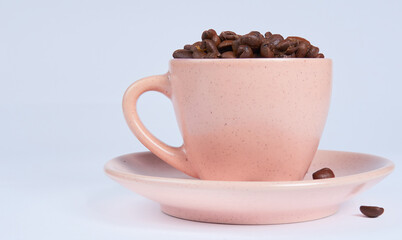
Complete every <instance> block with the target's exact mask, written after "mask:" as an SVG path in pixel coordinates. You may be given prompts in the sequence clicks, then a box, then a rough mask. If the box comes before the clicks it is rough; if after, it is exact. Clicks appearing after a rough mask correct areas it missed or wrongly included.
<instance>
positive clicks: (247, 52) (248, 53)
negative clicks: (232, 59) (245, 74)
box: [237, 45, 253, 58]
mask: <svg viewBox="0 0 402 240" xmlns="http://www.w3.org/2000/svg"><path fill="white" fill-rule="evenodd" d="M237 54H238V56H239V58H252V57H253V49H252V48H251V47H249V46H247V45H240V46H239V48H238V50H237Z"/></svg>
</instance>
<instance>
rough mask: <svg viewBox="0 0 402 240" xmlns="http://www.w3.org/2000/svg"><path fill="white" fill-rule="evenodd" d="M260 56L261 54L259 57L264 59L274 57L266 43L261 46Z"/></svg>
mask: <svg viewBox="0 0 402 240" xmlns="http://www.w3.org/2000/svg"><path fill="white" fill-rule="evenodd" d="M260 54H261V57H265V58H273V57H274V55H275V54H274V52H273V51H272V50H271V48H270V46H269V44H268V43H265V44H262V45H261V48H260Z"/></svg>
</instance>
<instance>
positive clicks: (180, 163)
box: [123, 59, 332, 181]
mask: <svg viewBox="0 0 402 240" xmlns="http://www.w3.org/2000/svg"><path fill="white" fill-rule="evenodd" d="M331 71H332V62H331V60H330V59H234V60H222V59H218V60H206V59H201V60H194V59H191V60H183V59H175V60H171V61H170V67H169V72H168V73H167V74H165V75H159V76H152V77H148V78H145V79H141V80H139V81H137V82H135V83H134V84H133V85H131V86H130V87H129V88H128V90H127V91H126V93H125V96H124V99H123V110H124V114H125V118H126V120H127V123H128V125H129V127H130V129H131V130H132V131H133V133H134V134H135V135H136V136H137V138H138V139H139V140H140V141H141V142H142V143H143V144H144V145H145V146H146V147H147V148H148V149H149V150H150V151H152V152H153V153H154V154H156V155H157V156H158V157H160V158H161V159H163V160H164V161H166V162H167V163H169V164H170V165H172V166H174V167H175V168H177V169H179V170H181V171H183V172H185V173H186V174H188V175H190V176H193V177H196V178H200V179H208V180H238V181H260V180H264V181H288V180H301V179H303V177H304V175H305V173H306V171H307V169H308V167H309V165H310V163H311V160H312V159H313V156H314V154H315V152H316V150H317V147H318V144H319V141H320V137H321V134H322V131H323V129H324V125H325V121H326V118H327V113H328V109H329V104H330V96H331V81H332V79H331V76H332V72H331ZM151 90H155V91H159V92H161V93H163V94H165V95H166V96H167V97H169V98H170V99H171V100H172V102H173V106H174V109H175V113H176V118H177V121H178V125H179V128H180V130H181V133H182V136H183V142H184V144H183V146H181V147H179V148H175V147H171V146H168V145H166V144H164V143H162V142H161V141H159V140H158V139H157V138H156V137H154V136H153V135H152V134H151V133H149V131H148V130H147V129H146V128H145V127H144V125H143V124H142V123H141V121H140V120H139V118H138V115H137V112H136V106H135V105H136V101H137V99H138V97H139V96H140V95H141V94H142V93H143V92H145V91H151Z"/></svg>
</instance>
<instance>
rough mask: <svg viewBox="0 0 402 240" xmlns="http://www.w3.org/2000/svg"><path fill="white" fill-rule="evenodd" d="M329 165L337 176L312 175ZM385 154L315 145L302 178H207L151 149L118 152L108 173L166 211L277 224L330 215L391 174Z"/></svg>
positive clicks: (107, 167) (213, 219)
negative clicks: (194, 175) (175, 165)
mask: <svg viewBox="0 0 402 240" xmlns="http://www.w3.org/2000/svg"><path fill="white" fill-rule="evenodd" d="M324 167H329V168H331V169H332V170H333V171H334V173H335V175H336V177H335V178H327V179H316V180H313V179H312V173H314V172H315V171H317V170H318V169H321V168H324ZM393 169H394V164H393V163H392V162H391V161H390V160H388V159H385V158H382V157H378V156H374V155H369V154H363V153H351V152H341V151H324V150H318V151H317V154H316V155H315V157H314V159H313V162H312V164H311V166H310V169H309V170H308V172H307V174H306V176H305V179H303V180H302V181H281V182H279V181H278V182H268V181H265V182H264V181H249V182H246V181H243V182H241V181H210V180H199V179H194V178H191V177H189V176H187V175H185V174H184V173H182V172H180V171H178V170H176V169H174V168H173V167H171V166H169V165H168V164H166V163H165V162H164V161H162V160H161V159H159V158H158V157H157V156H155V155H154V154H152V153H150V152H143V153H133V154H127V155H124V156H120V157H117V158H115V159H113V160H111V161H109V162H108V163H107V164H106V165H105V171H106V173H107V174H108V175H109V176H110V177H111V178H112V179H114V180H116V181H117V182H119V183H120V184H121V185H123V186H124V187H126V188H128V189H130V190H132V191H134V192H136V193H138V194H141V195H142V196H144V197H146V198H149V199H151V200H153V201H155V202H158V203H159V204H160V205H161V208H162V211H163V212H164V213H166V214H168V215H171V216H174V217H178V218H182V219H188V220H194V221H201V222H211V223H226V224H280V223H294V222H303V221H309V220H314V219H319V218H323V217H327V216H330V215H332V214H334V213H336V212H337V210H338V208H339V207H340V206H341V204H342V203H344V202H346V201H347V200H349V199H351V198H352V197H354V196H356V195H357V194H359V193H361V192H363V191H365V190H367V189H369V188H370V187H372V186H373V185H375V184H377V183H378V182H379V181H381V180H382V179H383V178H384V177H385V176H387V175H388V174H390V173H391V172H392V170H393Z"/></svg>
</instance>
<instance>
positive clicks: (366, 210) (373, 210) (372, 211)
mask: <svg viewBox="0 0 402 240" xmlns="http://www.w3.org/2000/svg"><path fill="white" fill-rule="evenodd" d="M360 212H362V213H363V214H364V215H365V216H367V217H369V218H376V217H378V216H381V215H382V214H383V213H384V208H382V207H375V206H360Z"/></svg>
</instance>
